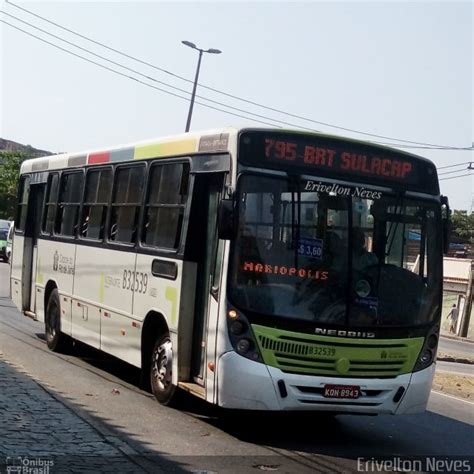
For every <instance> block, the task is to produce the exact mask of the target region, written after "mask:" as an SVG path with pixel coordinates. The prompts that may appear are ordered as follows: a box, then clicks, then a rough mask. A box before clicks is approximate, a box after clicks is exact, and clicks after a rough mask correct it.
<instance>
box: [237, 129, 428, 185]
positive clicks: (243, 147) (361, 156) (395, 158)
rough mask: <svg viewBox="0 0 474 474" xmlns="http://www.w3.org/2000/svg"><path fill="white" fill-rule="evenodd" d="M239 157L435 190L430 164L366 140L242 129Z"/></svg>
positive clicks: (256, 162) (267, 164) (269, 164)
mask: <svg viewBox="0 0 474 474" xmlns="http://www.w3.org/2000/svg"><path fill="white" fill-rule="evenodd" d="M239 152H240V154H239V159H240V161H241V162H242V163H243V164H246V165H249V166H255V167H265V168H266V167H268V168H274V169H284V170H286V171H288V172H291V170H292V169H293V170H294V171H295V172H298V173H308V174H318V175H319V174H321V175H323V176H329V177H333V176H334V177H338V178H339V177H340V178H342V179H344V178H346V179H351V176H352V177H354V175H355V176H363V177H366V178H369V179H370V180H371V181H372V180H373V181H379V182H382V181H383V182H392V183H399V184H400V185H409V186H410V185H411V186H412V187H419V188H425V189H430V192H431V191H433V192H434V193H435V192H436V191H437V189H436V188H437V182H436V170H435V167H434V165H432V164H431V163H430V162H429V161H427V160H424V159H423V158H418V157H415V156H412V155H408V154H405V153H398V152H396V151H395V150H389V149H384V148H382V147H376V146H373V145H371V144H369V143H367V144H365V143H360V142H352V141H349V140H345V139H337V138H330V137H325V136H321V137H319V136H315V135H304V134H299V133H285V132H264V131H246V132H243V133H242V134H241V137H240V148H239Z"/></svg>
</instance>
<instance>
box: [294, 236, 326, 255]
mask: <svg viewBox="0 0 474 474" xmlns="http://www.w3.org/2000/svg"><path fill="white" fill-rule="evenodd" d="M298 255H301V256H302V257H308V258H313V259H315V260H322V258H323V241H322V240H321V239H299V240H298Z"/></svg>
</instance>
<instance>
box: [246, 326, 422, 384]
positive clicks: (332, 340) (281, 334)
mask: <svg viewBox="0 0 474 474" xmlns="http://www.w3.org/2000/svg"><path fill="white" fill-rule="evenodd" d="M252 329H253V331H254V334H255V336H256V339H257V344H258V346H259V349H260V352H261V354H262V357H263V360H264V362H265V363H266V364H267V365H269V366H272V367H276V368H278V369H280V370H282V371H283V372H286V373H294V374H301V375H326V376H332V377H352V378H354V377H364V378H370V377H374V378H387V377H396V376H397V375H401V374H406V373H409V372H411V371H412V370H413V367H414V365H415V362H416V360H417V358H418V355H419V353H420V351H421V348H422V346H423V342H424V338H423V337H418V338H410V339H347V338H341V337H332V336H320V335H313V334H302V333H296V332H291V331H283V330H280V329H275V328H268V327H265V326H259V325H253V326H252Z"/></svg>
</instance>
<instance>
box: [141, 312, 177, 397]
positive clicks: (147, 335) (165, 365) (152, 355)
mask: <svg viewBox="0 0 474 474" xmlns="http://www.w3.org/2000/svg"><path fill="white" fill-rule="evenodd" d="M172 365H173V348H172V343H171V336H170V331H169V327H168V324H167V322H166V319H165V317H164V316H163V315H162V314H161V313H158V312H155V311H151V312H150V313H148V314H147V316H146V318H145V322H144V324H143V330H142V387H143V388H145V389H147V390H150V391H151V392H152V393H153V395H154V396H155V398H156V399H157V400H158V401H159V402H160V403H161V404H163V405H171V404H172V403H173V402H174V400H175V395H176V386H175V385H174V384H173V383H172Z"/></svg>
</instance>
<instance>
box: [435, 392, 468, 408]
mask: <svg viewBox="0 0 474 474" xmlns="http://www.w3.org/2000/svg"><path fill="white" fill-rule="evenodd" d="M431 392H432V393H437V394H438V395H443V397H448V398H454V400H458V401H459V402H464V403H469V405H474V402H470V401H469V400H463V399H462V398H458V397H453V395H447V394H446V393H443V392H438V391H437V390H431Z"/></svg>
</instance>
